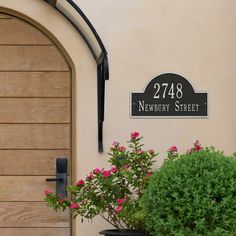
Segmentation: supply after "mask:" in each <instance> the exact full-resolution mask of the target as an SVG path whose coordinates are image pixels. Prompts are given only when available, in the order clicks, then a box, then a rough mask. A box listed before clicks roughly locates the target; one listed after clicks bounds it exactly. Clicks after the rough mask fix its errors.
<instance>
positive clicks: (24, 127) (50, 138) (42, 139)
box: [0, 124, 70, 149]
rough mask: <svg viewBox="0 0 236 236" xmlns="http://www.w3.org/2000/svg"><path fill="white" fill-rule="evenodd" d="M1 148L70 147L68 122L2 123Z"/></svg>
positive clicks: (0, 127)
mask: <svg viewBox="0 0 236 236" xmlns="http://www.w3.org/2000/svg"><path fill="white" fill-rule="evenodd" d="M0 134H1V135H0V148H1V149H70V125H68V124H0Z"/></svg>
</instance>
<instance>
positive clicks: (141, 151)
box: [136, 149, 144, 155]
mask: <svg viewBox="0 0 236 236" xmlns="http://www.w3.org/2000/svg"><path fill="white" fill-rule="evenodd" d="M136 153H137V154H138V155H140V154H143V153H144V151H143V150H142V149H138V150H137V152H136Z"/></svg>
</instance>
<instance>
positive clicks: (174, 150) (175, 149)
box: [168, 146, 178, 152]
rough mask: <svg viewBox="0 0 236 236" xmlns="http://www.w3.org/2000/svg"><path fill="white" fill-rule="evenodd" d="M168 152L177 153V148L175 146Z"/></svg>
mask: <svg viewBox="0 0 236 236" xmlns="http://www.w3.org/2000/svg"><path fill="white" fill-rule="evenodd" d="M168 151H170V152H177V151H178V148H177V147H176V146H172V147H170V148H169V150H168Z"/></svg>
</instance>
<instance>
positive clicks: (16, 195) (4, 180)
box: [0, 176, 54, 202]
mask: <svg viewBox="0 0 236 236" xmlns="http://www.w3.org/2000/svg"><path fill="white" fill-rule="evenodd" d="M46 178H49V176H17V177H16V176H0V191H1V194H0V201H28V202H34V201H43V198H44V195H43V191H42V186H45V187H46V188H50V189H52V188H53V187H54V184H53V183H51V182H48V183H46V184H45V179H46ZM9 186H10V187H9Z"/></svg>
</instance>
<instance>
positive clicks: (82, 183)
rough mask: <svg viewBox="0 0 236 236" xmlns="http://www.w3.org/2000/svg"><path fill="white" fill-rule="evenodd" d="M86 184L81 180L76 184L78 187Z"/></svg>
mask: <svg viewBox="0 0 236 236" xmlns="http://www.w3.org/2000/svg"><path fill="white" fill-rule="evenodd" d="M84 184H85V182H84V181H83V180H82V179H80V180H79V181H78V182H77V183H76V185H77V186H82V185H84Z"/></svg>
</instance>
